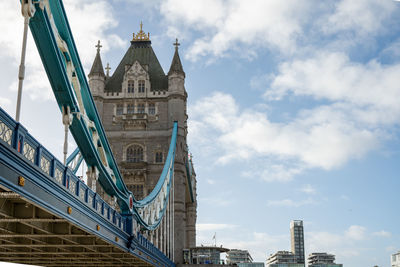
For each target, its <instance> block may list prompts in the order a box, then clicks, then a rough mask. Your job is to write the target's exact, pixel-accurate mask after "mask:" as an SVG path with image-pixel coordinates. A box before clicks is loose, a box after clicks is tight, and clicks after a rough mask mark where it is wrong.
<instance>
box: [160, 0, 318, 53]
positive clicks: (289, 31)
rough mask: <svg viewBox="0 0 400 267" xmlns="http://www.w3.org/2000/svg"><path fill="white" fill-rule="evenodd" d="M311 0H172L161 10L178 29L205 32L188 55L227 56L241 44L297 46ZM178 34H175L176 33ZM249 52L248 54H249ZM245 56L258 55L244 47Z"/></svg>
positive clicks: (283, 48) (285, 48) (287, 49)
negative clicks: (288, 1) (187, 0)
mask: <svg viewBox="0 0 400 267" xmlns="http://www.w3.org/2000/svg"><path fill="white" fill-rule="evenodd" d="M310 7H311V2H306V3H305V2H301V3H300V2H299V1H290V4H288V3H287V2H285V3H284V2H282V1H278V0H276V1H262V0H256V1H252V2H251V3H248V2H244V1H239V0H219V1H211V0H207V1H190V2H186V1H179V0H168V1H165V2H163V3H162V5H161V14H162V15H163V16H164V17H165V19H166V20H167V23H168V24H169V25H171V26H170V27H171V28H173V29H174V30H173V32H176V31H177V30H176V29H177V28H180V29H181V30H182V31H183V30H184V29H185V28H190V29H194V30H196V31H198V32H200V33H201V34H202V36H201V37H199V38H197V39H196V40H194V41H193V45H192V46H191V47H190V48H189V52H188V54H187V57H188V58H189V59H191V60H196V59H197V58H198V57H199V56H204V55H206V54H212V55H215V56H223V55H224V54H225V53H226V52H227V51H228V50H231V49H236V48H237V46H238V45H246V46H248V45H252V46H256V47H271V48H277V49H278V50H280V51H281V52H283V53H288V52H289V53H290V52H293V51H294V50H295V43H296V39H297V38H298V37H299V36H301V33H302V30H301V23H303V21H302V15H303V14H304V13H306V12H308V10H309V8H310ZM174 37H175V36H174ZM246 53H247V55H245V54H246ZM241 55H242V56H254V54H253V53H252V50H250V49H248V50H245V51H244V50H241Z"/></svg>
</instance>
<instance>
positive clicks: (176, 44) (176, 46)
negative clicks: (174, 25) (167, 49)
mask: <svg viewBox="0 0 400 267" xmlns="http://www.w3.org/2000/svg"><path fill="white" fill-rule="evenodd" d="M173 45H174V46H175V49H176V50H178V46H180V45H181V44H180V43H178V38H176V40H175V43H173Z"/></svg>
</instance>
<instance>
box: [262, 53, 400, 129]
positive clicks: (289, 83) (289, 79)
mask: <svg viewBox="0 0 400 267" xmlns="http://www.w3.org/2000/svg"><path fill="white" fill-rule="evenodd" d="M399 72H400V64H394V65H383V64H380V63H379V62H377V61H376V60H371V61H370V62H368V63H366V64H361V63H356V62H352V61H350V59H349V58H348V56H347V55H345V54H344V53H330V52H319V53H317V54H316V55H315V56H313V57H310V58H308V59H305V60H301V59H295V60H293V61H291V62H285V63H282V64H281V65H280V67H279V73H278V74H277V75H276V76H275V77H274V78H273V80H272V82H271V85H270V89H268V90H267V91H266V93H265V96H266V97H267V99H269V100H273V99H275V100H279V99H281V98H282V97H284V96H285V95H287V94H288V93H293V94H294V95H296V96H310V97H313V98H315V99H326V100H329V101H335V102H339V101H340V102H344V103H347V104H350V105H352V108H361V107H364V108H368V109H367V110H366V111H367V112H368V113H367V114H368V115H372V116H371V118H368V117H369V116H365V115H366V114H364V113H363V112H366V111H365V110H359V109H356V110H354V111H353V114H352V115H353V116H355V117H357V119H359V120H361V121H363V122H366V123H393V122H395V121H397V119H396V118H397V117H398V116H397V114H399V113H400V107H399V105H398V103H397V102H396V99H398V98H399V97H400V86H399V84H400V77H399V75H397V74H398V73H399ZM374 113H375V115H374Z"/></svg>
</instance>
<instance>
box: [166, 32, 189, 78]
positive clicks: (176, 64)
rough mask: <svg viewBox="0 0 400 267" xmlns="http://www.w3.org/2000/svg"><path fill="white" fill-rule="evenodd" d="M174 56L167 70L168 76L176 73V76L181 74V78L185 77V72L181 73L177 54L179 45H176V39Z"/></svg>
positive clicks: (180, 64)
mask: <svg viewBox="0 0 400 267" xmlns="http://www.w3.org/2000/svg"><path fill="white" fill-rule="evenodd" d="M174 45H175V54H174V57H173V59H172V63H171V67H170V68H169V71H168V75H171V74H172V73H174V72H175V73H177V74H182V75H183V77H185V72H184V71H183V67H182V63H181V58H180V57H179V52H178V46H179V45H180V43H178V39H176V41H175V43H174Z"/></svg>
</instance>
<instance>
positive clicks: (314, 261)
mask: <svg viewBox="0 0 400 267" xmlns="http://www.w3.org/2000/svg"><path fill="white" fill-rule="evenodd" d="M308 267H343V264H336V263H335V255H332V254H328V253H311V254H310V255H308Z"/></svg>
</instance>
